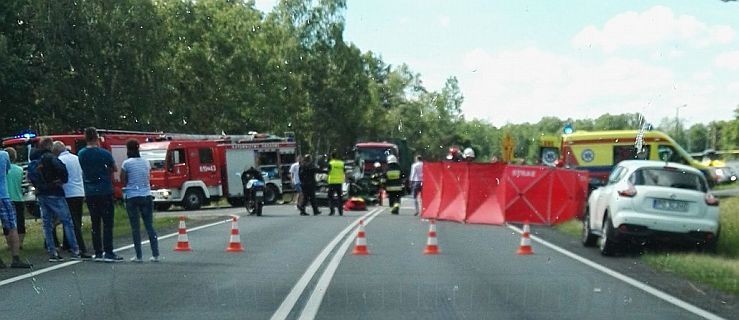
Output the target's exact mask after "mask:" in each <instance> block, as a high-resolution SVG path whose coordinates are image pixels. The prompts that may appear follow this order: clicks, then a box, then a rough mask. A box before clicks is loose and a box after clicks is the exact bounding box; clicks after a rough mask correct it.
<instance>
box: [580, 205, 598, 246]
mask: <svg viewBox="0 0 739 320" xmlns="http://www.w3.org/2000/svg"><path fill="white" fill-rule="evenodd" d="M581 240H582V245H583V246H586V247H593V246H595V243H596V242H597V241H598V237H597V236H595V235H594V234H593V232H592V231H591V230H590V212H589V209H587V211H585V217H583V219H582V239H581Z"/></svg>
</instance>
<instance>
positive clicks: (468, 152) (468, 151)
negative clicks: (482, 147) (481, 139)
mask: <svg viewBox="0 0 739 320" xmlns="http://www.w3.org/2000/svg"><path fill="white" fill-rule="evenodd" d="M462 155H463V156H464V157H465V159H466V158H474V157H475V150H472V148H466V149H464V152H463V153H462Z"/></svg>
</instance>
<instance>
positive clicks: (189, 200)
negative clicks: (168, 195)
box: [182, 188, 205, 210]
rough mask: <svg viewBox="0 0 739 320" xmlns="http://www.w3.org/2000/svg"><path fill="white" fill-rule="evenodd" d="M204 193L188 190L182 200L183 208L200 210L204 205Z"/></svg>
mask: <svg viewBox="0 0 739 320" xmlns="http://www.w3.org/2000/svg"><path fill="white" fill-rule="evenodd" d="M203 198H205V196H203V192H202V191H200V190H198V189H192V188H191V189H187V192H185V198H183V199H182V207H183V208H185V210H198V209H200V206H202V205H203Z"/></svg>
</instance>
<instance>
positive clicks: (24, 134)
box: [14, 129, 37, 140]
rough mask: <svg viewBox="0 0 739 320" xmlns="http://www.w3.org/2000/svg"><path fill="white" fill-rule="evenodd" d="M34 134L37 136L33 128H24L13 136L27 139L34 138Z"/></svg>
mask: <svg viewBox="0 0 739 320" xmlns="http://www.w3.org/2000/svg"><path fill="white" fill-rule="evenodd" d="M36 136H37V135H36V132H34V131H33V130H28V129H26V130H23V131H21V132H20V133H18V134H17V135H15V136H14V138H23V139H26V140H28V139H32V138H35V137H36Z"/></svg>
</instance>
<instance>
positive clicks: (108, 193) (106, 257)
mask: <svg viewBox="0 0 739 320" xmlns="http://www.w3.org/2000/svg"><path fill="white" fill-rule="evenodd" d="M85 141H86V142H87V147H85V148H83V149H82V150H80V152H79V154H78V158H79V161H80V166H81V167H82V179H83V183H84V186H85V202H86V203H87V209H89V211H90V220H92V247H93V248H94V250H95V261H96V262H119V261H123V258H121V257H120V256H118V255H116V254H115V253H114V252H113V223H114V220H113V216H114V214H115V211H114V208H113V180H112V175H113V173H115V172H117V171H118V167H117V166H116V165H115V161H114V160H113V155H112V154H111V153H110V151H108V150H105V149H103V148H101V147H100V136H99V135H98V132H97V129H95V128H93V127H89V128H85ZM101 223H102V234H101V232H100V231H101V230H100V229H101ZM101 236H102V241H101Z"/></svg>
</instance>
